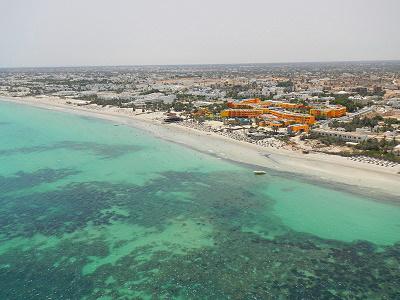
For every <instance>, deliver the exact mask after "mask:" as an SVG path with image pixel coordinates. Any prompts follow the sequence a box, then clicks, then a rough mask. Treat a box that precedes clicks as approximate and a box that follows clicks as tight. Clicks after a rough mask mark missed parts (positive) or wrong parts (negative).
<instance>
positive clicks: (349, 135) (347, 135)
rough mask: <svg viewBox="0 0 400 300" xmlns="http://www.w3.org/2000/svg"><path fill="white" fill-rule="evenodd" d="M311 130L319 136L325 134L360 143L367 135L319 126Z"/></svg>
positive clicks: (366, 138)
mask: <svg viewBox="0 0 400 300" xmlns="http://www.w3.org/2000/svg"><path fill="white" fill-rule="evenodd" d="M311 132H312V133H314V134H316V135H319V136H326V137H330V138H333V139H337V140H341V141H345V142H354V143H360V142H364V141H366V140H368V135H366V134H362V133H357V132H343V131H336V130H325V129H321V128H317V129H313V130H312V131H311Z"/></svg>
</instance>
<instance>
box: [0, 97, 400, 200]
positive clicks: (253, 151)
mask: <svg viewBox="0 0 400 300" xmlns="http://www.w3.org/2000/svg"><path fill="white" fill-rule="evenodd" d="M0 100H2V101H12V102H14V103H19V104H26V105H32V106H35V107H40V108H44V109H49V110H56V111H63V112H69V113H75V114H80V115H85V116H90V117H96V118H102V119H106V120H109V121H112V122H115V123H118V124H124V125H128V126H134V127H137V128H139V129H142V130H145V131H147V132H149V133H151V134H152V135H154V136H156V137H158V138H162V139H165V140H168V141H171V142H174V143H178V144H181V145H184V146H186V147H190V148H192V149H194V150H197V151H201V152H204V153H208V154H210V155H214V156H217V157H219V158H221V159H228V160H231V161H234V162H238V163H244V164H247V165H252V166H253V167H254V169H255V170H256V169H260V168H268V169H271V170H274V171H278V172H285V173H291V174H294V175H296V176H297V177H298V178H300V179H305V180H318V181H322V182H324V183H327V184H332V185H338V187H340V186H343V187H351V188H352V189H353V190H354V189H356V190H357V191H360V192H363V193H366V192H367V193H370V194H371V195H372V194H374V196H375V197H378V199H379V198H380V196H381V197H382V198H383V197H384V196H388V197H390V198H393V197H394V198H395V199H396V200H398V201H400V192H399V191H400V189H399V183H400V174H398V172H399V171H400V167H399V166H396V167H394V168H387V167H383V166H377V165H370V164H365V163H361V162H358V161H353V160H349V159H348V158H345V157H341V156H335V155H328V154H322V153H310V154H302V153H300V152H296V151H291V150H287V149H276V148H273V147H261V146H259V145H256V144H250V143H247V142H243V141H238V140H234V139H231V138H229V137H225V136H221V135H219V134H217V133H214V132H204V131H200V130H197V129H193V128H187V127H184V126H181V125H178V124H164V123H162V122H161V120H157V118H156V116H157V115H155V114H157V113H153V114H135V113H133V112H132V110H131V109H121V108H116V107H100V106H97V105H85V106H78V105H76V104H73V103H70V104H68V103H67V101H71V100H68V99H67V100H64V99H60V98H33V97H30V98H28V97H27V98H9V97H3V96H0ZM158 114H159V116H161V113H158Z"/></svg>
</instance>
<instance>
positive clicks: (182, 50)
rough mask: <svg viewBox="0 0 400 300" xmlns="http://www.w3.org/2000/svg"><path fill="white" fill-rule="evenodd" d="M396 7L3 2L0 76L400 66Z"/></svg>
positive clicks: (247, 0) (261, 1)
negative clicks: (113, 68)
mask: <svg viewBox="0 0 400 300" xmlns="http://www.w3.org/2000/svg"><path fill="white" fill-rule="evenodd" d="M399 14H400V0H279V1H278V0H241V1H239V0H197V1H191V0H25V1H24V0H0V67H14V66H18V67H19V66H76V65H136V64H198V63H248V62H294V61H332V60H378V59H400V16H399Z"/></svg>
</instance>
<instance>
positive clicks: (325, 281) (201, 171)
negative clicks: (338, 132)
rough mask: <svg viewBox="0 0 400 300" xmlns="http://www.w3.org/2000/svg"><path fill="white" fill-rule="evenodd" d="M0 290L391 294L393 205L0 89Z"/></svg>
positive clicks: (395, 248) (204, 295) (19, 295)
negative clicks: (12, 98)
mask: <svg viewBox="0 0 400 300" xmlns="http://www.w3.org/2000/svg"><path fill="white" fill-rule="evenodd" d="M0 142H1V143H0V191H1V194H0V204H1V205H0V299H46V298H52V299H61V298H63V299H134V298H135V297H136V298H137V299H146V298H148V299H151V298H166V299H169V298H177V299H226V298H234V299H265V298H271V297H272V298H276V297H278V296H279V297H281V298H283V299H284V298H290V299H301V298H304V299H321V298H327V299H335V298H336V299H343V298H350V297H355V298H362V297H364V298H385V297H386V299H394V298H399V297H400V292H399V289H400V243H399V241H400V206H397V205H393V204H390V203H387V202H383V201H379V200H380V199H368V198H366V197H364V196H359V195H356V194H354V193H347V192H344V191H339V190H337V189H336V188H335V187H334V186H331V187H327V186H326V185H322V184H319V185H318V184H315V183H314V184H313V183H306V182H304V181H300V180H296V179H295V178H288V177H282V176H278V175H276V174H273V173H270V174H267V175H265V176H254V175H253V174H252V171H251V170H249V169H248V168H246V167H244V166H240V165H236V164H232V163H229V162H226V161H222V160H219V159H217V158H214V157H211V156H207V155H205V154H202V153H199V152H195V151H192V150H189V149H186V148H183V147H181V146H178V145H175V144H172V143H169V142H165V141H163V140H159V139H155V138H153V137H151V136H149V135H147V134H146V133H144V132H142V131H140V130H137V129H134V128H129V127H126V126H122V125H121V126H114V124H113V123H110V122H106V121H102V120H97V119H91V118H86V117H80V116H76V115H70V114H64V113H59V112H51V111H46V110H41V109H35V108H31V107H26V106H20V105H16V104H10V103H2V102H0Z"/></svg>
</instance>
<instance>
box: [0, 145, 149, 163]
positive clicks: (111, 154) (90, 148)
mask: <svg viewBox="0 0 400 300" xmlns="http://www.w3.org/2000/svg"><path fill="white" fill-rule="evenodd" d="M59 149H65V150H73V151H83V152H92V153H93V154H95V155H97V156H99V157H100V158H102V159H107V158H115V157H119V156H122V155H125V154H128V153H132V152H137V151H140V150H142V149H143V148H142V147H141V146H138V145H115V144H113V145H108V144H100V143H94V142H76V141H63V142H58V143H55V144H52V145H44V146H33V147H22V148H16V149H7V150H0V156H8V155H14V154H16V153H20V154H29V153H34V152H45V151H52V150H59Z"/></svg>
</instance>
